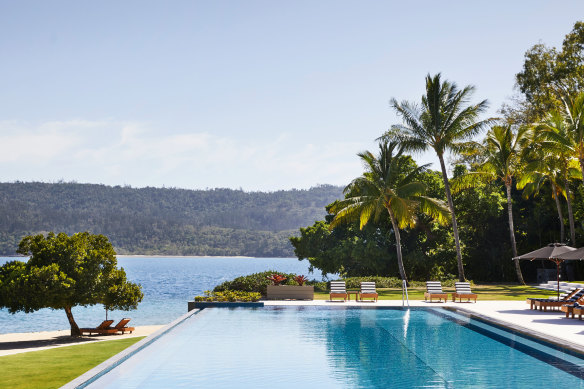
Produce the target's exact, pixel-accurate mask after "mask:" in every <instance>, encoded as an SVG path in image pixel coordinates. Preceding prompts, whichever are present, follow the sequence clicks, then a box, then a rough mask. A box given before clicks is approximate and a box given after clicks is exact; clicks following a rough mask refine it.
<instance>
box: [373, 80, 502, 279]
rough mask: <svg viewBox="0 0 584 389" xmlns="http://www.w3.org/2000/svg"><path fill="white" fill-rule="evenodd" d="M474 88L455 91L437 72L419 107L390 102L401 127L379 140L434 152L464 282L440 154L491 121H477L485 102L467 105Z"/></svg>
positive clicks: (454, 149)
mask: <svg viewBox="0 0 584 389" xmlns="http://www.w3.org/2000/svg"><path fill="white" fill-rule="evenodd" d="M473 92H474V87H472V86H466V87H464V88H463V89H461V90H459V89H458V87H457V85H456V84H455V83H450V82H448V81H444V82H442V81H441V80H440V73H438V74H437V75H435V76H434V77H430V75H429V74H428V75H427V76H426V94H425V95H424V96H422V105H421V107H420V106H418V105H417V104H415V103H410V102H407V101H404V102H402V103H398V102H397V100H396V99H392V100H391V105H392V106H393V108H394V109H395V110H396V111H397V113H398V114H399V115H401V116H402V119H403V122H404V124H403V125H394V126H392V127H391V130H390V131H388V132H387V133H386V134H385V135H384V136H383V137H382V138H386V139H395V140H398V141H399V142H400V143H401V144H403V145H404V147H405V150H408V151H412V152H423V151H426V150H427V149H429V148H431V149H433V150H434V151H435V152H436V155H437V156H438V160H439V161H440V169H441V170H442V179H443V181H444V191H445V192H446V198H447V200H448V207H449V208H450V214H451V217H452V230H453V234H454V242H455V245H456V257H457V261H458V278H459V280H460V281H464V279H465V277H464V267H463V264H462V255H461V253H460V239H459V237H458V225H457V224H456V214H455V212H454V203H453V202H452V195H451V193H450V185H449V182H448V175H447V172H446V165H445V163H444V154H445V153H446V152H448V151H450V152H454V153H457V152H459V151H460V149H461V147H462V145H463V144H464V143H465V142H466V141H468V140H470V139H471V138H472V137H473V136H475V135H477V134H478V133H479V132H480V131H481V130H482V129H483V128H484V127H485V126H486V125H488V124H489V123H490V122H491V121H492V119H487V120H481V121H479V120H478V117H479V115H480V114H481V113H482V112H483V111H484V110H485V109H486V108H487V101H486V100H483V101H481V102H480V103H478V104H476V105H469V104H468V102H469V99H470V96H471V95H472V93H473Z"/></svg>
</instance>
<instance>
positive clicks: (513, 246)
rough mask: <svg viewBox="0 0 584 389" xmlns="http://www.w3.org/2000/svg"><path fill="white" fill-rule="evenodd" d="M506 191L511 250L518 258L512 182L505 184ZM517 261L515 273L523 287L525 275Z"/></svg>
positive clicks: (516, 260)
mask: <svg viewBox="0 0 584 389" xmlns="http://www.w3.org/2000/svg"><path fill="white" fill-rule="evenodd" d="M505 189H507V215H508V216H509V233H510V237H511V249H512V250H513V258H515V257H516V256H517V243H516V242H515V227H514V225H513V202H512V200H511V182H505ZM513 261H515V272H516V273H517V280H518V281H519V283H520V284H521V285H525V281H523V274H521V266H519V260H518V259H513Z"/></svg>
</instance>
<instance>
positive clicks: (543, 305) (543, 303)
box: [533, 289, 584, 312]
mask: <svg viewBox="0 0 584 389" xmlns="http://www.w3.org/2000/svg"><path fill="white" fill-rule="evenodd" d="M583 295H584V292H583V291H582V289H578V291H577V292H576V293H573V294H572V293H571V294H569V295H568V296H566V298H565V299H564V300H559V301H558V300H552V299H541V300H535V301H534V303H533V306H534V307H535V309H537V308H538V307H539V310H540V311H541V310H543V311H544V312H545V311H547V309H548V308H550V309H555V308H558V309H561V307H562V305H566V304H569V303H574V302H576V301H577V300H578V299H579V298H580V297H582V296H583Z"/></svg>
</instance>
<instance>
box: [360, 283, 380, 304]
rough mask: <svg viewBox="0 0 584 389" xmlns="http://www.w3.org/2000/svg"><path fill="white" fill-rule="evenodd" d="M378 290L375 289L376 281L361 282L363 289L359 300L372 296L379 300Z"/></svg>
mask: <svg viewBox="0 0 584 389" xmlns="http://www.w3.org/2000/svg"><path fill="white" fill-rule="evenodd" d="M377 297H378V294H377V291H376V290H375V282H361V291H360V292H359V300H361V301H363V298H372V299H374V300H375V301H377Z"/></svg>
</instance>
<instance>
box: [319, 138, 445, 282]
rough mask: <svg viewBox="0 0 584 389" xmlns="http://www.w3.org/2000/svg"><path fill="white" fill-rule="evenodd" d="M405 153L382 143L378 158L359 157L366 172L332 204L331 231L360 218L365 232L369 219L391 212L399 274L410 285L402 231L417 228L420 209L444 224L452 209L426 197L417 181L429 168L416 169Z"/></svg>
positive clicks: (369, 153)
mask: <svg viewBox="0 0 584 389" xmlns="http://www.w3.org/2000/svg"><path fill="white" fill-rule="evenodd" d="M396 149H397V150H396ZM394 151H396V153H395V154H394ZM402 152H403V147H399V148H398V143H397V142H387V141H381V142H380V143H379V155H378V156H377V157H376V156H375V155H373V154H372V153H371V152H370V151H365V152H363V153H359V154H358V155H359V157H360V158H361V160H362V161H363V163H364V165H365V168H366V171H365V173H363V175H362V176H361V177H357V178H355V179H354V180H353V181H352V182H351V183H350V184H349V185H348V186H347V187H346V188H345V190H344V192H345V199H344V200H341V201H338V202H336V203H334V204H333V205H332V207H331V212H333V213H334V214H335V218H334V219H333V220H332V222H331V224H330V228H331V229H332V228H334V227H335V226H337V225H339V224H340V223H346V222H350V221H353V220H356V219H358V220H359V222H360V223H359V228H361V229H362V228H363V226H365V225H366V224H367V223H368V222H369V220H371V219H373V220H374V221H378V220H379V219H380V218H381V217H382V216H384V215H386V213H387V214H388V215H389V219H390V221H391V225H392V228H393V233H394V235H395V241H396V249H397V262H398V268H399V273H400V276H401V278H402V280H405V281H406V282H407V276H406V272H405V269H404V265H403V258H402V251H401V238H400V229H402V228H405V227H413V226H414V225H415V221H416V217H415V216H416V211H417V209H420V210H421V211H422V212H423V213H426V214H428V215H430V216H432V217H433V218H435V220H437V221H438V222H440V223H446V222H447V220H448V210H447V208H446V205H445V204H444V203H443V202H442V201H441V200H438V199H434V198H431V197H427V196H424V195H423V194H424V192H425V190H426V186H425V185H424V184H423V183H422V182H420V181H417V180H416V178H417V177H418V176H419V175H420V174H421V173H422V172H424V171H425V170H426V169H427V166H428V165H424V166H420V167H416V166H415V165H413V164H412V161H411V158H409V157H406V156H403V155H402Z"/></svg>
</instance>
